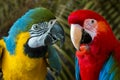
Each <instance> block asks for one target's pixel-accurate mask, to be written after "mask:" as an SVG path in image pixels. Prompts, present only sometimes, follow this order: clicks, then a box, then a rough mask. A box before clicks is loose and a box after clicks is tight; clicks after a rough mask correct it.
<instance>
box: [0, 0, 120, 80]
mask: <svg viewBox="0 0 120 80" xmlns="http://www.w3.org/2000/svg"><path fill="white" fill-rule="evenodd" d="M39 6H42V7H45V8H47V9H49V10H51V11H52V12H53V13H54V14H55V15H56V17H57V18H58V20H59V21H60V22H61V24H62V25H63V28H64V31H65V35H66V41H65V44H64V45H63V47H62V48H59V45H55V47H56V49H57V51H58V52H59V56H60V61H61V64H62V71H61V73H60V76H59V77H57V80H75V75H74V72H75V67H74V58H75V54H74V53H75V49H74V47H73V45H72V43H71V40H70V34H69V33H70V28H69V25H68V22H67V17H68V15H69V14H70V13H71V12H72V11H74V10H77V9H91V10H94V11H96V12H98V13H99V14H101V15H102V16H104V17H105V18H106V19H107V21H108V22H109V23H110V25H111V28H112V30H113V32H114V34H115V36H116V37H117V38H118V39H120V0H0V38H2V37H3V36H7V35H8V34H7V33H8V31H9V29H10V27H11V26H12V25H13V23H14V22H15V21H16V20H17V19H18V18H19V17H20V16H22V15H23V14H24V13H25V12H26V11H28V10H29V9H31V8H35V7H39Z"/></svg>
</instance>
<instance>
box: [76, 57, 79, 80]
mask: <svg viewBox="0 0 120 80" xmlns="http://www.w3.org/2000/svg"><path fill="white" fill-rule="evenodd" d="M75 76H76V80H80V69H79V64H78V59H77V57H76V58H75Z"/></svg>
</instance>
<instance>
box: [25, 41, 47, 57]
mask: <svg viewBox="0 0 120 80" xmlns="http://www.w3.org/2000/svg"><path fill="white" fill-rule="evenodd" d="M24 51H25V54H26V55H28V57H30V58H40V57H44V56H45V54H46V52H47V46H41V47H38V48H31V47H29V46H28V44H27V43H26V44H25V45H24Z"/></svg>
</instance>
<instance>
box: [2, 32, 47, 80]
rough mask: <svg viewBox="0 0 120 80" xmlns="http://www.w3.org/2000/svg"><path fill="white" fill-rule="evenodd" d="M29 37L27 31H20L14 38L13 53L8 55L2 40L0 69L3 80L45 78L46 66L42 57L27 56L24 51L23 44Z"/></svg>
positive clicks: (38, 79) (35, 79)
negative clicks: (2, 48) (0, 67)
mask: <svg viewBox="0 0 120 80" xmlns="http://www.w3.org/2000/svg"><path fill="white" fill-rule="evenodd" d="M29 37H30V34H29V33H28V32H24V33H20V34H19V35H18V36H17V38H16V49H15V54H14V55H10V54H9V52H8V51H7V49H6V46H5V43H4V41H2V44H3V45H4V53H3V56H2V71H3V78H4V80H45V77H46V73H47V68H46V61H45V59H44V58H29V57H28V56H27V55H26V54H25V53H24V44H25V43H26V41H27V40H28V38H29Z"/></svg>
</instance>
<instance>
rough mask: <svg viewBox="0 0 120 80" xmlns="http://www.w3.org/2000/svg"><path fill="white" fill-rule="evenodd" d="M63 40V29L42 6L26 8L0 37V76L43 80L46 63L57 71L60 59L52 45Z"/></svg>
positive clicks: (10, 79) (22, 79)
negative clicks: (4, 34)
mask: <svg viewBox="0 0 120 80" xmlns="http://www.w3.org/2000/svg"><path fill="white" fill-rule="evenodd" d="M64 40H65V37H64V30H63V28H62V27H61V25H60V24H59V23H58V21H56V18H55V16H54V15H53V14H52V13H51V12H50V11H49V10H47V9H45V8H42V7H39V8H35V9H31V10H29V11H28V12H27V13H26V14H25V15H23V16H22V17H21V18H19V19H18V20H17V21H16V22H15V23H14V24H13V26H12V27H11V29H10V31H9V34H8V36H7V37H3V39H1V40H0V59H1V69H2V73H3V79H4V80H46V75H47V65H48V63H49V66H50V67H51V68H53V70H54V71H56V72H59V71H60V69H61V65H60V61H59V58H58V55H57V52H56V50H55V48H53V47H52V44H54V43H55V42H56V41H61V43H63V42H64ZM52 52H54V53H52ZM46 56H47V57H46ZM46 58H48V60H46Z"/></svg>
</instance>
